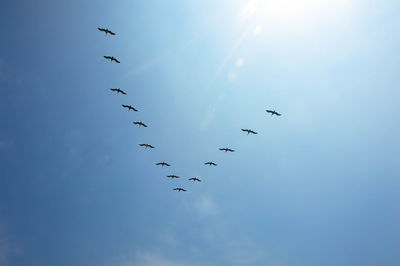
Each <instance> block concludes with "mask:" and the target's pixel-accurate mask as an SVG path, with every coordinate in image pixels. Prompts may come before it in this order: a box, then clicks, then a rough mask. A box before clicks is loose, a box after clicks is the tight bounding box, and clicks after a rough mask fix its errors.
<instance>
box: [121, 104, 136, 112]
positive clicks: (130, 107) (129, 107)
mask: <svg viewBox="0 0 400 266" xmlns="http://www.w3.org/2000/svg"><path fill="white" fill-rule="evenodd" d="M122 107H124V108H128V111H130V110H133V111H135V112H137V111H138V110H137V109H136V108H134V107H132V105H126V104H122Z"/></svg>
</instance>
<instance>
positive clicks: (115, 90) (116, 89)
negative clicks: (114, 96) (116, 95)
mask: <svg viewBox="0 0 400 266" xmlns="http://www.w3.org/2000/svg"><path fill="white" fill-rule="evenodd" d="M110 90H111V91H118V89H110Z"/></svg>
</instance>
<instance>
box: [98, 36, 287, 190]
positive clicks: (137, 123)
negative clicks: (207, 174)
mask: <svg viewBox="0 0 400 266" xmlns="http://www.w3.org/2000/svg"><path fill="white" fill-rule="evenodd" d="M97 29H98V30H99V31H101V32H104V33H105V34H106V36H107V34H110V35H113V36H114V35H116V33H114V32H112V31H111V30H109V29H106V28H97ZM104 58H105V59H107V60H110V62H111V63H112V62H113V61H114V62H115V63H118V64H119V63H120V61H119V60H118V59H117V58H115V57H114V56H108V55H105V56H104ZM110 90H111V91H113V92H116V93H117V94H120V93H121V94H122V95H127V93H126V92H125V91H123V90H121V89H120V88H111V89H110ZM122 107H123V108H126V109H128V111H130V110H133V111H134V112H138V110H137V109H136V108H134V107H133V106H131V105H127V104H122ZM265 111H266V112H267V113H270V114H271V116H273V115H275V116H281V114H280V113H278V112H276V111H274V110H265ZM132 123H133V124H135V125H138V126H139V127H147V125H146V124H145V123H144V122H142V121H135V122H132ZM241 130H242V131H243V132H246V133H247V135H249V134H253V135H256V134H258V133H257V132H256V131H253V130H251V129H241ZM139 146H141V147H144V148H145V149H147V148H149V149H154V148H155V147H154V146H152V145H150V144H147V143H140V144H139ZM219 150H220V151H223V152H225V153H227V152H235V150H233V149H230V148H227V147H223V148H219ZM155 165H156V166H161V167H164V166H166V167H169V166H171V165H170V164H169V163H166V162H157V163H155ZM204 165H208V166H217V164H216V163H214V162H212V161H209V162H205V163H204ZM167 177H168V178H171V179H174V178H180V177H179V176H177V175H168V176H167ZM188 180H189V181H193V182H194V183H195V182H201V181H202V180H200V179H199V178H197V177H191V178H188ZM172 190H175V191H178V192H180V191H187V190H186V189H184V188H182V187H175V188H173V189H172Z"/></svg>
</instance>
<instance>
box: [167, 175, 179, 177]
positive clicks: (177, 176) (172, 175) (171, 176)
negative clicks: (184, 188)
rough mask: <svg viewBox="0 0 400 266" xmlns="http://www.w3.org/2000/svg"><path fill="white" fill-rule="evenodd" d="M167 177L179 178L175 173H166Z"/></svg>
mask: <svg viewBox="0 0 400 266" xmlns="http://www.w3.org/2000/svg"><path fill="white" fill-rule="evenodd" d="M167 177H169V178H180V177H179V176H177V175H167Z"/></svg>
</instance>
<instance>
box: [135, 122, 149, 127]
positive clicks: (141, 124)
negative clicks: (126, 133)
mask: <svg viewBox="0 0 400 266" xmlns="http://www.w3.org/2000/svg"><path fill="white" fill-rule="evenodd" d="M132 123H133V124H135V125H138V126H139V127H141V126H142V127H147V125H146V124H145V123H143V122H132Z"/></svg>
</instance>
